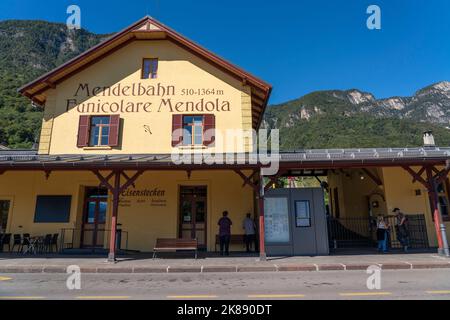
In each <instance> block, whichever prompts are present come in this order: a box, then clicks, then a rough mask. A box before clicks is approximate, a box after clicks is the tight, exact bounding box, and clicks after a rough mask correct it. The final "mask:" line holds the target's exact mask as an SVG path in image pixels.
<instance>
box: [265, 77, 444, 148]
mask: <svg viewBox="0 0 450 320" xmlns="http://www.w3.org/2000/svg"><path fill="white" fill-rule="evenodd" d="M449 123H450V82H446V81H444V82H439V83H436V84H434V85H431V86H428V87H426V88H424V89H421V90H419V91H418V92H417V93H416V94H415V95H414V96H412V97H393V98H388V99H376V98H375V97H374V95H373V94H371V93H367V92H362V91H360V90H356V89H352V90H347V91H340V90H330V91H317V92H313V93H310V94H308V95H305V96H303V97H301V98H299V99H296V100H293V101H289V102H286V103H283V104H280V105H276V106H271V107H269V108H268V110H267V111H266V114H265V119H264V125H265V126H266V127H267V128H279V129H280V137H281V145H282V148H284V149H290V150H291V149H301V148H333V147H339V148H350V147H412V146H421V145H422V143H423V142H422V133H423V132H424V131H427V130H432V131H433V132H434V135H435V137H436V140H437V144H439V145H442V146H447V145H449V144H450V130H448V129H447V126H448V124H449Z"/></svg>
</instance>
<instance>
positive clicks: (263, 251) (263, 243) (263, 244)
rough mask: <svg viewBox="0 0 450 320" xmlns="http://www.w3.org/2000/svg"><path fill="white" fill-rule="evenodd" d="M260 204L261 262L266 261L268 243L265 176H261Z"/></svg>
mask: <svg viewBox="0 0 450 320" xmlns="http://www.w3.org/2000/svg"><path fill="white" fill-rule="evenodd" d="M258 198H259V199H258V203H259V260H260V261H266V260H267V255H266V241H265V225H264V182H263V175H262V174H261V175H260V191H259V197H258Z"/></svg>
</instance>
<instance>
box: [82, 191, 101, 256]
mask: <svg viewBox="0 0 450 320" xmlns="http://www.w3.org/2000/svg"><path fill="white" fill-rule="evenodd" d="M107 207H108V191H107V190H106V189H102V188H87V189H86V199H85V204H84V215H83V230H82V232H81V246H82V247H83V248H96V247H103V246H104V238H105V232H106V230H105V223H106V214H107Z"/></svg>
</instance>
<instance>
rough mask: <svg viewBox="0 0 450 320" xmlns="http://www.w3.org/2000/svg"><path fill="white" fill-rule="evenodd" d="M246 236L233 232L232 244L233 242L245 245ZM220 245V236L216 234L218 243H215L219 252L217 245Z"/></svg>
mask: <svg viewBox="0 0 450 320" xmlns="http://www.w3.org/2000/svg"><path fill="white" fill-rule="evenodd" d="M244 237H245V236H244V235H243V234H232V235H231V236H230V245H233V244H242V245H243V246H244V245H245V241H244V239H245V238H244ZM218 245H220V236H219V235H216V245H215V250H216V252H217V246H218Z"/></svg>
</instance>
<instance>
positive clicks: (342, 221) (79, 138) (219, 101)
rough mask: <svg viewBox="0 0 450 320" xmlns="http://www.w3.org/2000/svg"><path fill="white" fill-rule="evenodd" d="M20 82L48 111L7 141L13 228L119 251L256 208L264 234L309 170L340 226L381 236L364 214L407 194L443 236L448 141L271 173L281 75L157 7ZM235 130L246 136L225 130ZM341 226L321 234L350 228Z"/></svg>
mask: <svg viewBox="0 0 450 320" xmlns="http://www.w3.org/2000/svg"><path fill="white" fill-rule="evenodd" d="M19 91H20V92H21V93H22V94H23V95H24V96H26V97H28V98H29V99H30V100H31V101H32V102H33V103H34V104H35V105H37V106H40V107H42V108H43V110H44V119H43V122H42V130H41V135H40V140H39V149H38V150H37V151H30V150H28V151H27V150H25V151H20V150H7V149H5V150H0V211H1V212H0V213H1V216H0V218H1V221H0V222H1V228H2V231H3V233H9V234H30V235H32V236H33V235H46V234H55V233H57V234H58V235H59V239H60V250H65V249H78V248H104V249H109V251H110V256H109V257H110V259H114V257H115V253H116V250H117V249H118V248H121V249H127V250H131V251H139V252H151V251H152V250H153V248H154V245H155V242H156V240H157V239H160V238H171V239H172V238H173V239H175V238H192V239H197V241H198V246H199V248H200V249H203V250H206V251H215V249H216V244H217V243H216V242H217V241H216V235H217V234H218V226H217V221H218V220H219V218H220V217H221V215H222V212H223V211H224V210H227V211H228V212H229V213H230V218H231V220H232V221H233V222H234V225H233V228H232V232H233V234H236V235H241V234H243V230H242V221H243V219H244V218H245V216H246V214H247V213H250V214H252V216H253V217H255V220H256V221H257V224H258V225H259V229H260V234H264V232H265V224H264V221H265V220H264V201H263V199H264V196H265V195H266V196H267V197H268V196H269V195H270V192H271V191H270V189H271V188H272V187H273V186H274V185H276V183H277V181H278V180H279V179H281V178H285V177H296V176H311V177H317V178H318V179H319V180H320V179H321V180H323V181H326V182H327V183H326V184H322V186H323V187H324V189H325V193H326V194H327V195H328V199H329V200H328V205H327V208H328V215H329V217H328V218H329V219H334V220H333V221H334V224H332V225H329V228H330V226H332V227H333V226H334V227H336V226H338V229H339V230H345V231H346V232H347V234H349V233H351V234H352V235H353V236H355V234H356V235H358V234H359V235H360V236H361V237H362V238H370V235H366V234H365V233H367V232H368V231H360V230H359V229H358V228H360V226H356V225H354V224H352V222H351V221H352V219H359V218H361V219H367V221H369V220H370V218H371V217H376V216H377V215H389V214H391V212H392V209H393V208H396V207H399V208H401V209H402V211H404V212H405V213H407V214H411V215H414V216H417V217H421V218H420V219H419V218H418V219H419V220H420V221H422V222H421V223H422V224H420V223H419V224H418V227H421V228H422V229H421V230H420V237H421V239H422V240H423V239H424V237H425V238H426V241H424V242H423V243H421V245H422V246H423V247H437V246H438V245H439V246H440V248H441V249H443V247H444V246H445V244H444V242H445V241H444V240H443V239H442V236H441V233H440V232H437V230H438V229H437V228H436V226H438V227H439V228H440V227H442V226H441V222H442V225H443V226H445V225H446V223H447V221H449V213H448V211H449V208H448V199H449V191H450V188H449V183H448V179H447V175H448V172H449V168H450V167H449V166H448V163H447V162H448V160H450V148H438V147H435V146H431V145H427V146H425V147H420V148H415V149H389V148H385V149H370V150H368V149H360V150H358V149H355V150H302V151H298V152H291V153H281V154H279V155H278V154H277V155H276V156H277V159H278V161H279V170H278V173H277V174H275V175H272V176H270V177H268V178H266V179H265V180H264V179H262V177H261V170H262V169H264V167H265V164H263V163H262V162H260V161H256V162H255V161H250V155H251V154H252V152H254V151H255V150H254V142H255V140H254V136H252V134H248V133H249V132H252V130H258V129H260V127H261V123H262V118H263V114H264V110H265V108H266V106H267V103H268V100H269V97H270V93H271V86H270V85H269V84H268V83H266V82H264V81H263V80H260V79H258V78H256V77H255V76H253V75H251V74H249V73H248V72H246V71H244V70H242V69H240V68H238V67H236V66H234V65H232V64H231V63H229V62H227V61H226V60H224V59H222V58H220V57H218V56H216V55H215V54H213V53H211V52H209V51H208V50H206V49H204V48H202V47H201V46H199V45H197V44H195V43H194V42H192V41H190V40H188V39H186V38H185V37H183V36H182V35H180V34H179V33H177V32H175V31H173V30H171V29H170V28H168V27H166V26H164V25H163V24H161V23H160V22H158V21H156V20H154V19H152V18H150V17H145V18H143V19H141V20H140V21H138V22H136V23H134V24H133V25H131V26H130V27H128V28H126V29H125V30H123V31H121V32H119V33H117V34H115V35H114V36H112V37H111V38H109V39H107V40H105V41H104V42H102V43H101V44H99V45H97V46H95V47H94V48H92V49H90V50H88V51H87V52H85V53H83V54H82V55H80V56H78V57H76V58H74V59H73V60H71V61H69V62H67V63H65V64H64V65H62V66H60V67H58V68H56V69H55V70H53V71H51V72H49V73H48V74H45V75H43V76H42V77H40V78H38V79H36V80H35V81H33V82H32V83H30V84H27V85H26V86H24V87H23V88H21V89H20V90H19ZM232 130H234V131H235V132H240V133H241V135H238V136H237V138H236V140H233V141H234V142H236V141H237V142H236V143H223V139H222V138H220V137H221V136H226V134H225V133H229V132H230V131H232ZM174 154H183V155H187V156H188V157H189V159H191V160H198V159H200V160H199V161H191V162H189V161H186V162H182V163H178V162H176V161H175V160H174V157H173V155H174ZM205 154H207V155H205ZM208 155H218V156H220V157H219V158H222V159H223V158H225V157H226V156H230V155H231V156H233V157H235V158H236V159H240V160H242V161H236V162H235V163H228V162H226V163H223V162H222V163H220V162H215V163H209V162H208ZM188 162H189V163H188ZM438 203H439V204H440V206H437V204H438ZM438 207H439V208H440V209H441V210H440V211H439V210H435V208H438ZM419 220H418V221H419ZM271 221H272V220H270V219H269V221H267V223H273V222H271ZM280 221H281V220H280ZM267 227H269V228H270V227H271V226H270V225H268V226H267ZM117 229H119V230H121V232H117V231H116V230H117ZM447 229H448V228H447ZM333 232H334V231H333ZM333 232H332V230H328V234H326V232H325V234H322V235H318V236H323V237H326V238H328V240H329V242H330V245H331V246H333V245H334V246H340V245H341V243H344V242H345V240H348V239H346V238H345V237H344V236H343V237H342V238H339V237H338V235H337V233H336V234H335V233H333ZM336 232H337V231H336ZM420 237H419V238H420ZM264 240H265V239H264V237H260V247H261V254H262V255H264V254H265V252H264V251H265V250H264V249H265V241H264ZM350 240H351V239H350ZM353 240H355V239H353ZM288 241H289V240H288ZM233 250H235V251H242V245H240V244H238V243H237V244H235V245H234V246H233Z"/></svg>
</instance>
